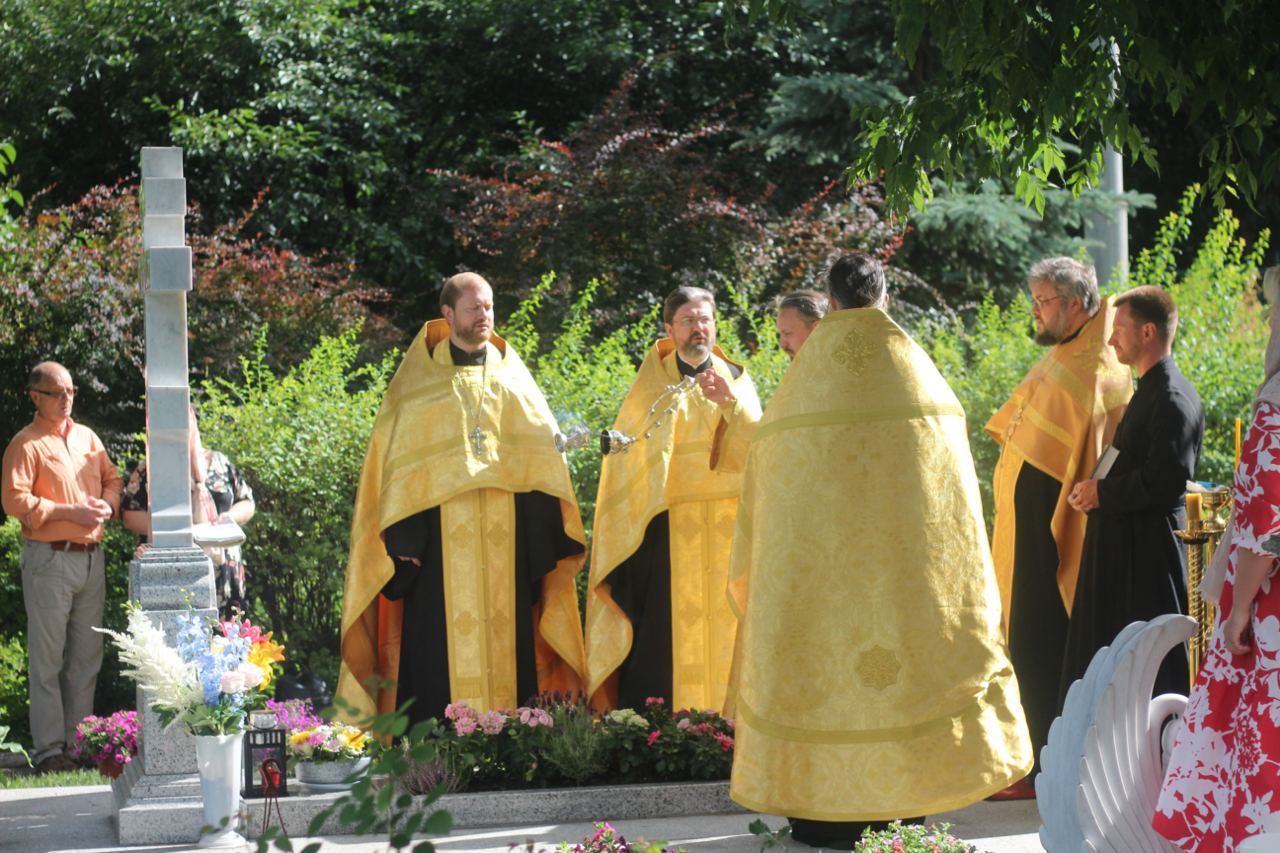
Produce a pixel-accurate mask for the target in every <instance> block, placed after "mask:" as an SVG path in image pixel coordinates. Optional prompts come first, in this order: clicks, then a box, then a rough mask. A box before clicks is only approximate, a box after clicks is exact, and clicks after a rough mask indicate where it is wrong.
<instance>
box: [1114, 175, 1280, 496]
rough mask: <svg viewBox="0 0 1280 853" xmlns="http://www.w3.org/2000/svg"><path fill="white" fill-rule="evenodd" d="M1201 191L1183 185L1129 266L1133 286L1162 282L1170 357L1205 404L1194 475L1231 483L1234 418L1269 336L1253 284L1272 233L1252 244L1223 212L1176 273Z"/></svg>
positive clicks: (1258, 376)
mask: <svg viewBox="0 0 1280 853" xmlns="http://www.w3.org/2000/svg"><path fill="white" fill-rule="evenodd" d="M1199 189H1200V188H1199V187H1198V186H1192V187H1191V188H1189V189H1188V190H1187V191H1186V193H1185V194H1184V195H1183V197H1182V203H1181V205H1180V208H1179V209H1178V210H1177V211H1174V212H1172V213H1170V214H1169V215H1168V216H1166V217H1165V219H1164V220H1163V221H1162V222H1161V227H1160V232H1159V234H1158V235H1157V237H1156V242H1155V244H1154V245H1153V246H1152V247H1151V248H1150V249H1147V250H1144V251H1143V252H1142V253H1141V254H1140V255H1139V256H1138V260H1137V262H1136V263H1135V264H1134V270H1133V275H1132V277H1131V283H1132V284H1134V285H1139V284H1154V285H1160V286H1162V287H1167V288H1168V289H1169V294H1170V295H1171V296H1172V297H1173V299H1174V302H1175V303H1177V306H1178V333H1177V337H1176V338H1175V339H1174V347H1173V354H1174V358H1175V359H1176V360H1177V362H1178V367H1179V368H1181V370H1182V372H1183V373H1184V374H1186V377H1187V379H1189V380H1190V381H1191V384H1192V385H1194V386H1195V389H1196V391H1197V392H1198V393H1199V394H1200V402H1201V403H1202V404H1203V405H1204V421H1205V424H1204V427H1205V429H1204V450H1203V452H1202V453H1201V456H1200V468H1199V470H1198V472H1197V474H1196V476H1197V477H1198V478H1199V479H1202V480H1211V481H1213V482H1217V483H1230V482H1231V479H1232V469H1233V465H1234V461H1235V421H1236V418H1241V419H1242V420H1243V422H1244V426H1245V427H1247V426H1248V423H1249V414H1250V409H1251V407H1252V404H1253V396H1254V392H1255V391H1256V390H1257V387H1258V385H1259V384H1260V383H1261V382H1262V374H1263V354H1264V353H1265V352H1266V348H1267V338H1268V336H1269V334H1270V329H1269V327H1268V324H1267V312H1266V309H1265V308H1264V307H1263V306H1262V305H1261V304H1260V303H1259V302H1258V297H1257V283H1258V281H1259V268H1260V266H1261V264H1262V258H1263V256H1264V255H1265V254H1266V251H1267V246H1268V243H1269V241H1270V237H1271V234H1270V232H1269V231H1267V230H1265V229H1264V230H1263V231H1261V232H1260V233H1259V234H1258V237H1257V239H1256V240H1255V241H1254V244H1253V246H1252V247H1250V246H1249V245H1248V243H1247V242H1246V241H1245V239H1244V238H1243V237H1241V236H1240V234H1239V227H1240V223H1239V221H1238V220H1237V219H1236V218H1235V216H1233V215H1232V213H1231V211H1229V210H1224V211H1222V212H1221V213H1219V214H1218V215H1217V216H1216V218H1215V219H1214V222H1213V225H1212V226H1211V227H1210V229H1209V232H1208V234H1206V235H1205V238H1204V242H1203V243H1201V244H1200V248H1199V249H1198V250H1197V252H1196V254H1195V257H1194V258H1192V259H1191V262H1190V264H1188V265H1186V267H1185V269H1183V270H1182V271H1181V272H1179V264H1178V262H1179V260H1180V251H1181V249H1182V248H1183V247H1184V245H1185V243H1186V241H1187V239H1188V235H1189V234H1190V232H1191V211H1192V206H1193V204H1194V201H1195V197H1196V194H1197V193H1198V192H1199Z"/></svg>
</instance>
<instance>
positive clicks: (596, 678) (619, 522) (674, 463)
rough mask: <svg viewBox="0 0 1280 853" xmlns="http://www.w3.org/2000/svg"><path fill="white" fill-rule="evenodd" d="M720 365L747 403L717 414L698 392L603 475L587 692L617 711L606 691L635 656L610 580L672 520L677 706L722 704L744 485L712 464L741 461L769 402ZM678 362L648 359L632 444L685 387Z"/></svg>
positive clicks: (625, 426) (633, 398)
mask: <svg viewBox="0 0 1280 853" xmlns="http://www.w3.org/2000/svg"><path fill="white" fill-rule="evenodd" d="M712 358H713V365H714V370H715V371H716V373H718V374H720V375H721V376H723V377H725V378H726V379H728V381H729V385H730V388H731V389H732V390H733V393H734V396H735V397H736V398H737V402H736V403H735V404H734V405H733V406H726V407H720V406H717V405H716V404H714V403H712V402H711V401H709V400H707V399H706V398H705V397H704V396H703V395H702V391H701V390H700V389H698V388H696V387H695V388H693V389H692V390H690V391H689V392H688V393H686V394H685V395H684V396H683V397H682V398H681V400H680V403H679V406H678V407H677V409H676V410H675V411H674V412H672V413H671V414H670V415H668V416H666V417H665V418H664V419H663V423H662V425H661V426H660V427H658V428H656V429H654V430H652V431H651V437H650V438H647V439H646V438H641V439H640V440H639V441H638V442H637V443H636V444H634V445H633V446H632V447H631V448H630V449H629V450H628V451H627V452H626V453H621V454H615V455H611V456H606V457H605V458H604V462H603V464H602V466H601V470H600V487H599V490H598V492H597V493H596V517H595V528H594V531H593V535H592V540H591V543H592V548H591V580H590V586H589V592H588V598H587V668H588V671H589V673H590V678H589V686H588V691H587V692H588V694H590V695H592V696H593V701H594V703H595V704H596V706H597V707H606V706H609V705H611V704H612V703H613V699H614V697H613V695H612V690H611V689H610V687H609V685H607V684H606V682H608V681H609V678H610V676H611V675H612V674H613V673H614V671H615V670H616V669H617V668H618V666H619V665H620V664H621V663H622V662H623V660H625V659H626V656H627V653H628V652H629V651H630V649H631V624H630V622H629V621H628V620H627V617H626V615H625V614H624V613H623V612H622V610H621V608H619V607H618V605H617V604H615V603H614V601H613V598H612V597H611V595H610V592H609V583H608V579H609V573H610V572H612V571H613V570H614V569H616V568H617V567H618V565H619V564H620V563H622V561H623V560H625V559H627V557H629V556H631V555H632V554H633V553H634V552H635V550H636V548H638V547H639V546H640V543H641V541H642V540H643V538H644V533H645V529H646V528H647V527H648V525H649V522H650V521H652V520H653V518H654V517H655V516H657V515H658V514H660V513H662V512H668V518H669V520H670V530H671V540H670V549H671V551H670V553H671V597H672V601H671V634H672V656H673V661H672V682H673V685H672V686H673V696H672V701H673V702H674V703H675V707H677V708H706V709H711V710H719V709H720V708H721V707H722V706H723V704H724V698H725V688H726V685H727V684H728V679H729V665H730V663H731V662H732V657H733V641H734V632H735V629H736V624H737V620H736V619H735V618H734V616H733V613H732V611H731V610H730V609H729V605H728V602H727V601H726V600H725V583H726V581H727V578H728V567H729V545H730V542H731V541H732V539H733V520H734V515H735V513H736V512H737V507H738V489H739V487H740V486H741V483H742V475H741V473H726V472H723V471H721V470H719V468H718V467H716V468H713V466H712V460H713V459H719V457H721V456H722V455H725V456H732V455H733V454H734V453H735V452H741V447H744V446H745V441H741V437H742V436H744V435H747V434H748V429H749V424H752V423H754V422H756V421H757V420H759V418H760V399H759V397H758V396H757V395H756V390H755V386H754V385H753V384H752V382H751V379H750V377H748V375H747V374H746V372H745V371H743V372H742V373H741V375H739V376H738V378H737V379H734V378H732V377H733V372H732V371H731V370H730V368H729V364H728V362H727V361H726V360H725V358H724V354H723V353H721V352H720V350H719V348H717V349H716V350H715V352H714V353H713V355H712ZM675 359H676V355H675V344H674V343H673V342H672V341H671V340H670V339H666V338H664V339H663V340H660V341H658V342H657V343H656V344H655V345H654V346H653V348H652V349H650V350H649V353H648V354H647V355H646V357H645V360H644V362H643V363H641V365H640V369H639V371H638V372H637V374H636V380H635V383H634V384H633V385H632V386H631V391H630V392H629V393H628V394H627V398H626V400H625V401H624V402H623V404H622V409H621V411H620V412H619V413H618V418H617V420H616V421H615V423H614V428H615V429H620V430H623V431H624V432H628V433H634V432H635V431H636V430H637V429H639V428H641V427H642V426H643V425H644V424H646V423H648V417H647V413H648V410H649V408H650V406H651V405H652V404H653V402H654V401H655V400H656V399H657V398H658V396H659V395H660V394H661V393H662V391H663V388H664V387H665V386H667V385H672V384H675V383H677V382H679V381H680V379H681V376H680V370H679V367H678V365H677V364H676V362H675ZM726 419H728V420H731V421H733V422H734V425H735V428H734V430H733V433H732V435H733V436H737V437H739V438H738V439H736V440H734V441H730V442H724V441H723V435H724V432H725V420H726ZM739 421H742V422H745V423H737V422H739ZM602 688H603V689H602Z"/></svg>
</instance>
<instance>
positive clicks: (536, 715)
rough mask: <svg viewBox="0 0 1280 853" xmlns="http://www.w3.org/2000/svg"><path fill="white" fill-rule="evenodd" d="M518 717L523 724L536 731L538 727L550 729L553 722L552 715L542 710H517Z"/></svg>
mask: <svg viewBox="0 0 1280 853" xmlns="http://www.w3.org/2000/svg"><path fill="white" fill-rule="evenodd" d="M516 716H517V717H518V718H519V720H520V722H521V723H523V724H524V725H526V726H528V727H529V728H531V729H536V728H537V727H538V726H546V727H547V728H550V727H551V725H552V722H553V721H552V719H551V715H550V714H548V713H547V712H546V711H544V710H542V709H541V708H516Z"/></svg>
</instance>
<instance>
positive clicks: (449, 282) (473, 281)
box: [440, 272, 493, 309]
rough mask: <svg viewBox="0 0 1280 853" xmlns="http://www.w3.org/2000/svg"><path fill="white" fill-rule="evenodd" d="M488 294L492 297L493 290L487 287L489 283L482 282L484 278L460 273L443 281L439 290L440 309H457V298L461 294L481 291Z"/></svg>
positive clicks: (473, 274)
mask: <svg viewBox="0 0 1280 853" xmlns="http://www.w3.org/2000/svg"><path fill="white" fill-rule="evenodd" d="M481 289H483V290H484V291H486V292H488V294H489V296H490V297H492V296H493V288H492V287H490V286H489V282H487V281H485V280H484V276H482V275H479V274H477V273H473V272H460V273H458V274H457V275H455V276H450V277H449V278H447V279H445V281H444V287H442V288H440V308H441V309H443V308H444V307H445V306H446V305H447V306H448V307H450V308H457V307H458V298H459V297H460V296H462V294H463V293H465V292H467V291H472V290H481Z"/></svg>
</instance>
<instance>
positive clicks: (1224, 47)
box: [748, 0, 1280, 211]
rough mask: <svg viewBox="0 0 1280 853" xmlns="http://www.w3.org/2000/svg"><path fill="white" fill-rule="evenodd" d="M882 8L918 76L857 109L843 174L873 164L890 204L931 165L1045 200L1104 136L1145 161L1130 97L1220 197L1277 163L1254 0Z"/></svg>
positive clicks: (1273, 28) (761, 0)
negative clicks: (1189, 145) (1163, 118)
mask: <svg viewBox="0 0 1280 853" xmlns="http://www.w3.org/2000/svg"><path fill="white" fill-rule="evenodd" d="M856 3H857V0H844V2H843V3H839V4H837V5H836V6H835V7H834V8H837V9H840V8H843V7H847V6H850V5H855V4H856ZM748 6H749V8H750V10H751V13H752V15H754V16H765V17H767V16H772V17H774V18H790V19H796V18H798V17H799V16H800V13H801V12H802V11H803V10H804V9H805V6H804V4H802V3H801V2H799V0H749V2H748ZM890 6H891V9H892V12H893V17H894V21H895V28H894V39H895V48H896V50H897V52H898V53H899V55H900V56H901V57H902V58H903V59H904V60H905V61H906V63H907V65H908V66H909V67H910V68H912V69H913V72H914V73H915V74H916V76H917V77H918V79H919V84H918V86H916V87H914V89H913V91H911V97H910V98H909V99H907V100H904V101H901V102H898V103H895V104H890V105H887V106H879V107H875V106H873V107H871V108H869V109H867V110H865V111H864V113H863V116H864V118H865V120H866V121H867V126H866V128H865V129H864V130H863V132H862V139H863V141H864V142H865V147H864V148H863V149H862V150H861V151H860V152H859V153H858V154H857V156H856V157H855V158H854V160H853V165H852V172H853V174H854V175H855V176H859V177H867V176H874V175H881V174H882V176H883V180H884V183H885V191H886V196H887V198H888V199H889V201H890V203H891V204H892V205H893V206H894V207H895V208H896V209H905V207H906V206H907V205H908V204H910V203H914V204H915V205H916V206H917V207H923V206H924V202H925V200H926V199H928V198H930V197H931V195H932V186H933V184H932V178H933V176H934V175H939V176H941V178H942V179H943V180H944V181H945V182H947V183H955V182H957V181H959V180H961V179H966V178H974V177H978V178H984V177H991V176H996V177H1005V178H1008V179H1010V180H1012V181H1015V182H1016V187H1015V189H1016V192H1017V194H1018V195H1019V196H1020V197H1022V198H1023V199H1025V200H1026V201H1027V203H1028V204H1031V205H1033V206H1035V207H1036V209H1037V210H1040V211H1043V209H1044V205H1045V192H1046V190H1048V189H1049V188H1051V187H1055V186H1056V187H1066V188H1068V189H1070V190H1072V191H1073V192H1076V193H1079V192H1081V191H1083V190H1084V189H1085V188H1087V187H1091V186H1096V185H1097V183H1098V176H1099V172H1100V170H1101V167H1102V153H1103V148H1104V146H1105V145H1106V144H1110V145H1112V146H1114V148H1115V149H1116V150H1118V151H1123V152H1125V153H1127V154H1128V155H1129V158H1130V159H1131V160H1132V161H1133V162H1138V161H1142V162H1144V163H1145V164H1146V165H1147V166H1148V167H1150V168H1151V169H1153V170H1155V169H1157V168H1158V163H1159V161H1158V152H1157V150H1156V147H1155V145H1154V144H1153V142H1152V140H1151V139H1150V137H1149V136H1148V135H1147V133H1146V132H1145V131H1144V128H1143V127H1142V126H1141V125H1140V124H1138V123H1137V122H1135V121H1134V111H1133V110H1134V105H1135V104H1138V103H1146V104H1150V105H1153V106H1158V107H1159V108H1160V109H1162V110H1167V111H1168V112H1169V113H1170V114H1172V115H1174V116H1177V117H1178V118H1179V119H1180V122H1181V125H1182V126H1181V130H1182V132H1183V133H1184V134H1185V135H1186V136H1189V137H1190V138H1191V139H1193V140H1195V144H1197V145H1198V146H1199V154H1200V160H1201V166H1202V168H1203V169H1204V177H1205V181H1206V183H1205V187H1206V190H1207V192H1208V193H1209V194H1210V195H1211V196H1212V197H1213V199H1214V201H1215V202H1216V203H1217V204H1218V205H1219V206H1221V205H1223V204H1224V203H1225V202H1226V200H1227V199H1228V197H1231V196H1236V195H1239V196H1241V197H1242V198H1243V199H1244V200H1245V201H1246V202H1248V203H1252V202H1253V201H1254V200H1255V199H1257V198H1258V197H1259V195H1260V194H1261V193H1265V192H1266V191H1267V190H1269V189H1270V188H1271V187H1273V185H1274V182H1275V180H1276V178H1277V175H1278V174H1280V150H1277V149H1276V148H1275V147H1274V146H1267V145H1266V144H1265V138H1266V137H1267V136H1268V135H1269V134H1270V133H1271V132H1272V130H1273V129H1274V127H1275V125H1276V121H1277V112H1278V110H1277V108H1278V107H1280V82H1278V81H1277V80H1276V79H1275V75H1274V74H1272V73H1271V69H1273V68H1275V67H1276V65H1277V62H1278V61H1280V38H1277V37H1278V36H1280V23H1278V22H1277V21H1278V20H1280V19H1277V17H1276V16H1275V15H1274V14H1271V13H1272V11H1273V10H1272V8H1271V4H1270V3H1268V2H1266V0H1233V2H1230V3H1224V4H1218V5H1216V6H1213V7H1205V6H1203V4H1198V3H1193V2H1190V0H1173V2H1165V0H1161V2H1153V0H1126V2H1115V3H1096V2H1092V0H1051V2H1037V3H1032V4H1027V3H1023V2H1018V0H1002V2H995V3H992V2H985V0H957V2H944V3H940V2H934V0H890ZM834 14H838V12H836V13H834ZM1113 50H1114V51H1115V52H1114V53H1113ZM1117 60H1118V61H1117Z"/></svg>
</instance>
